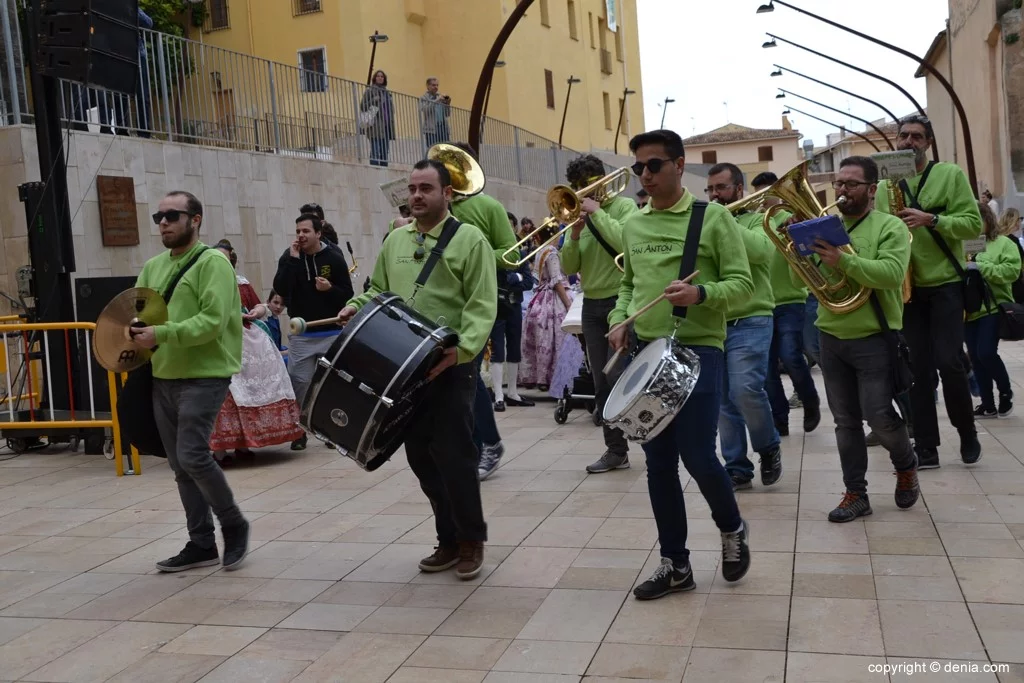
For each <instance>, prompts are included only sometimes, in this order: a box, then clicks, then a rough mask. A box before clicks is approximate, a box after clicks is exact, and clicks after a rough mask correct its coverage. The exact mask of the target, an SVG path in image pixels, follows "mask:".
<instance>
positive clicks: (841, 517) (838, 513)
mask: <svg viewBox="0 0 1024 683" xmlns="http://www.w3.org/2000/svg"><path fill="white" fill-rule="evenodd" d="M870 514H871V502H870V501H868V494H866V493H852V492H850V491H847V492H846V493H844V494H843V499H842V500H841V501H839V506H838V507H836V509H835V510H833V511H832V512H830V513H828V521H830V522H837V523H841V522H852V521H853V520H855V519H857V518H858V517H867V516H868V515H870Z"/></svg>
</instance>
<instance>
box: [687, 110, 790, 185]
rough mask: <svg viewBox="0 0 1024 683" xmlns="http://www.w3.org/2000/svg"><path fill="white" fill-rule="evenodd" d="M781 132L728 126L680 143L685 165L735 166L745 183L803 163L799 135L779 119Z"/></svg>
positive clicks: (737, 125)
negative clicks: (764, 173)
mask: <svg viewBox="0 0 1024 683" xmlns="http://www.w3.org/2000/svg"><path fill="white" fill-rule="evenodd" d="M782 125H783V127H782V128H777V129H764V128H748V127H747V126H741V125H739V124H735V123H730V124H727V125H725V126H722V127H721V128H716V129H714V130H711V131H708V132H706V133H701V134H699V135H694V136H691V137H688V138H686V139H684V140H683V146H684V147H685V149H686V160H687V162H688V164H690V165H693V164H701V165H704V166H710V165H713V164H721V163H731V164H736V165H737V166H739V167H740V169H741V170H742V171H743V173H744V175H746V176H747V182H748V183H749V182H750V180H752V179H753V177H754V176H756V175H757V174H758V173H761V172H763V171H772V172H773V173H775V174H777V175H779V176H781V175H782V174H783V173H785V172H786V171H788V170H789V169H791V168H793V167H794V166H796V165H797V164H798V163H799V162H800V161H801V160H803V152H802V151H801V150H800V144H799V143H800V138H801V137H802V136H801V135H800V131H797V130H793V127H792V126H791V125H790V123H789V120H788V119H786V118H785V117H783V121H782Z"/></svg>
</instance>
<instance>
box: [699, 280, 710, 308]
mask: <svg viewBox="0 0 1024 683" xmlns="http://www.w3.org/2000/svg"><path fill="white" fill-rule="evenodd" d="M707 298H708V292H707V290H706V289H704V285H697V304H698V305H700V304H702V303H704V300H705V299H707Z"/></svg>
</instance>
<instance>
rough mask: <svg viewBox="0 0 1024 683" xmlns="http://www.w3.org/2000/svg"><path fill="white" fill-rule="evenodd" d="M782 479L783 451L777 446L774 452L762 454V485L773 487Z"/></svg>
mask: <svg viewBox="0 0 1024 683" xmlns="http://www.w3.org/2000/svg"><path fill="white" fill-rule="evenodd" d="M781 477H782V449H780V448H779V447H778V446H776V447H775V448H773V449H772V450H770V451H767V452H765V453H762V454H761V485H762V486H771V485H772V484H774V483H775V482H777V481H778V480H779V479H780V478H781ZM733 490H735V489H733Z"/></svg>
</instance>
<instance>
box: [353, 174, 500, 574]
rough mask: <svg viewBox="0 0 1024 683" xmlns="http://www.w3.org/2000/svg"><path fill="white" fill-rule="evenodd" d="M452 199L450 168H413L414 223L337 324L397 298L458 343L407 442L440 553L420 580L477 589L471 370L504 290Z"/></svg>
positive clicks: (479, 543) (478, 236)
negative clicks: (447, 579)
mask: <svg viewBox="0 0 1024 683" xmlns="http://www.w3.org/2000/svg"><path fill="white" fill-rule="evenodd" d="M451 197H452V181H451V176H450V174H449V173H448V170H447V169H446V168H445V167H444V165H443V164H441V163H439V162H437V161H432V160H428V159H424V160H423V161H420V162H419V163H417V164H416V165H415V166H414V167H413V172H412V176H411V178H410V181H409V207H410V208H411V209H412V213H413V216H414V217H415V220H414V221H413V222H412V223H411V224H410V225H406V226H404V227H401V228H397V229H396V230H395V231H394V232H392V233H391V234H390V235H388V238H387V239H386V240H385V241H384V246H383V248H382V249H381V253H380V256H379V257H378V258H377V264H376V266H374V269H373V276H372V278H371V285H370V290H369V291H368V292H366V293H365V294H361V295H359V296H357V297H354V298H353V299H351V300H350V301H349V302H348V304H347V305H346V306H345V308H343V309H342V310H341V312H340V313H339V314H338V317H339V318H341V319H342V320H343V321H348V320H349V319H351V318H352V316H354V315H355V314H356V312H357V311H358V310H359V309H360V308H361V307H362V306H364V305H365V304H366V303H367V302H368V301H369V300H370V299H371V298H373V297H374V296H376V295H377V294H380V293H381V292H384V291H390V292H394V293H395V294H398V295H399V296H401V297H402V298H403V299H405V300H406V302H407V303H410V305H413V303H412V302H413V301H414V308H416V310H418V311H419V312H420V313H422V314H423V315H425V316H427V317H428V318H430V319H433V320H437V319H440V318H444V319H445V321H446V324H447V325H448V326H449V327H451V328H452V329H454V330H455V331H456V332H458V333H459V345H458V347H457V348H451V349H448V350H447V351H446V352H445V355H444V357H443V358H442V360H441V361H440V362H439V363H438V364H437V365H436V366H435V367H434V368H433V370H431V372H430V375H429V378H430V380H431V382H430V385H429V387H428V389H427V392H426V395H425V397H424V399H423V406H422V408H421V412H420V414H419V415H418V416H417V417H416V418H415V419H414V420H413V422H412V423H411V424H410V426H409V429H408V431H407V432H406V434H405V453H406V456H407V457H408V458H409V467H410V468H411V469H412V471H413V473H414V474H415V475H416V478H417V479H419V482H420V487H421V488H422V489H423V492H424V493H425V494H426V496H427V499H428V500H429V501H430V506H431V508H433V510H434V523H435V524H436V526H437V540H438V546H437V548H436V549H435V551H434V554H433V555H431V556H430V557H426V558H424V559H423V560H421V561H420V565H419V566H420V570H421V571H424V572H440V571H444V570H446V569H450V568H451V567H455V574H456V576H458V577H459V578H460V579H472V578H473V577H475V576H476V575H477V574H479V573H480V569H481V567H482V566H483V561H484V541H486V540H487V524H486V523H485V522H484V514H483V508H482V505H481V502H480V482H479V480H478V479H477V462H478V459H479V452H478V451H477V447H476V446H475V444H474V443H473V400H474V397H475V395H476V383H477V368H476V364H475V363H474V362H473V361H474V359H475V358H476V356H477V355H478V354H479V353H480V351H481V349H483V348H484V344H486V343H487V338H488V337H489V336H490V333H491V327H492V326H493V325H494V317H495V313H496V310H497V305H498V285H497V277H496V275H495V273H496V271H495V265H494V252H493V250H492V249H491V246H490V244H489V243H488V242H487V240H486V239H485V238H484V236H483V234H482V233H481V232H480V231H479V230H478V229H477V228H476V227H475V226H473V225H469V224H467V223H462V224H461V225H460V224H458V221H456V220H455V218H454V217H452V215H451V214H450V213H449V212H448V203H449V202H450V201H451ZM505 225H508V222H507V221H506V223H505ZM449 226H450V227H449ZM453 228H455V232H454V235H453V236H451V238H450V240H451V241H450V242H449V243H448V244H447V246H444V247H443V252H442V257H441V258H440V260H439V261H438V262H437V263H436V266H435V267H434V269H433V271H432V272H431V274H430V275H429V278H428V279H427V282H426V284H425V285H424V286H423V288H422V290H420V291H418V292H417V291H416V289H417V288H416V284H415V283H416V278H417V277H418V276H419V275H420V272H421V271H422V270H423V266H424V264H425V263H426V260H427V258H428V257H429V255H430V253H431V250H432V249H434V248H435V247H436V246H437V244H438V241H439V240H440V239H441V238H442V235H444V233H445V231H450V230H452V229H453ZM442 246H443V242H442Z"/></svg>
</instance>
